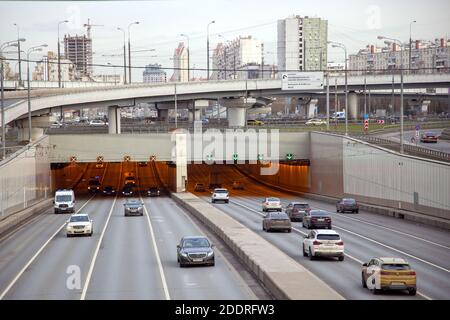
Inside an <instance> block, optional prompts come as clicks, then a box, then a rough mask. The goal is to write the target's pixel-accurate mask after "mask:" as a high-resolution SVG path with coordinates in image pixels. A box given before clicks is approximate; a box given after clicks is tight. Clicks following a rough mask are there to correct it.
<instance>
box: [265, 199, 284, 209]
mask: <svg viewBox="0 0 450 320" xmlns="http://www.w3.org/2000/svg"><path fill="white" fill-rule="evenodd" d="M270 210H275V211H280V212H281V210H282V209H281V201H280V199H278V198H265V199H264V200H263V202H262V211H263V212H267V211H270Z"/></svg>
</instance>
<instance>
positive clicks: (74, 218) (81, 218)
mask: <svg viewBox="0 0 450 320" xmlns="http://www.w3.org/2000/svg"><path fill="white" fill-rule="evenodd" d="M87 221H89V217H88V216H72V217H70V222H87Z"/></svg>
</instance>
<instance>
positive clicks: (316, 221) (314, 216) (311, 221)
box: [303, 210, 331, 229]
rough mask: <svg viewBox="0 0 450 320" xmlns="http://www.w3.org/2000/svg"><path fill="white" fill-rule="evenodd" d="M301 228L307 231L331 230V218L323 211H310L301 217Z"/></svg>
mask: <svg viewBox="0 0 450 320" xmlns="http://www.w3.org/2000/svg"><path fill="white" fill-rule="evenodd" d="M303 227H305V228H307V229H319V228H325V229H331V216H330V214H329V213H328V212H327V211H324V210H311V211H308V212H306V213H305V215H304V216H303Z"/></svg>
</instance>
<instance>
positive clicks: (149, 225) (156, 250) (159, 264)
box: [140, 197, 170, 300]
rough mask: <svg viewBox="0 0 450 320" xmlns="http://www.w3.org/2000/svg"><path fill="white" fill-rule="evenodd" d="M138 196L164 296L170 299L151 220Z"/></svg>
mask: <svg viewBox="0 0 450 320" xmlns="http://www.w3.org/2000/svg"><path fill="white" fill-rule="evenodd" d="M140 198H141V201H142V202H143V203H144V211H145V216H146V217H147V222H148V227H149V228H150V235H151V237H152V242H153V248H154V249H155V253H156V261H157V263H158V269H159V274H160V275H161V281H162V284H163V288H164V295H165V297H166V300H170V294H169V288H168V286H167V281H166V276H165V275H164V269H163V266H162V263H161V258H160V256H159V251H158V246H157V245H156V239H155V234H154V232H153V227H152V222H151V221H150V215H149V214H148V211H147V206H146V205H145V202H144V200H143V199H142V197H140Z"/></svg>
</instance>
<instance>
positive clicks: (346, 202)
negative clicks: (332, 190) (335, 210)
mask: <svg viewBox="0 0 450 320" xmlns="http://www.w3.org/2000/svg"><path fill="white" fill-rule="evenodd" d="M344 203H345V204H355V203H356V201H355V200H354V199H345V200H344Z"/></svg>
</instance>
